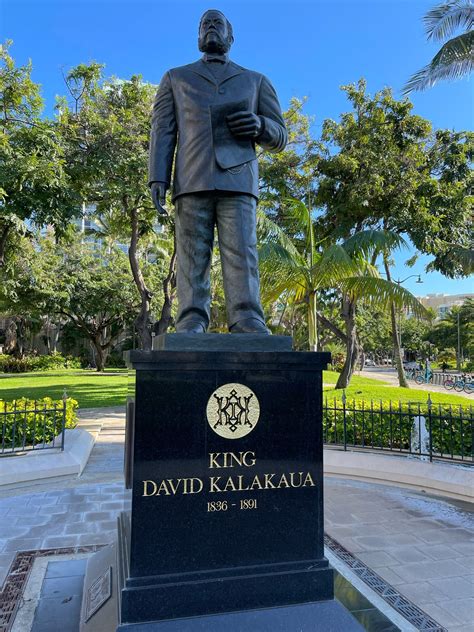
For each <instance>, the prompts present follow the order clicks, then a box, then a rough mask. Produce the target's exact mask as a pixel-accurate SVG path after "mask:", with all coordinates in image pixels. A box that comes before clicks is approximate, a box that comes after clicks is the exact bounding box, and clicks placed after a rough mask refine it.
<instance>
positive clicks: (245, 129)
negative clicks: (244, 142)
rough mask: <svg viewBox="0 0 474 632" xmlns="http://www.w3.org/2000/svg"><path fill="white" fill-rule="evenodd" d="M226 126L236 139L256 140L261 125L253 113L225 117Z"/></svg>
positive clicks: (239, 113) (237, 113)
mask: <svg viewBox="0 0 474 632" xmlns="http://www.w3.org/2000/svg"><path fill="white" fill-rule="evenodd" d="M227 125H228V126H229V128H230V131H231V132H232V134H233V135H234V136H236V137H237V138H257V136H258V135H259V134H260V133H261V131H262V128H263V124H262V121H261V119H260V117H259V116H257V114H254V113H253V112H234V114H229V115H228V116H227Z"/></svg>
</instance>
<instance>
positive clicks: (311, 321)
mask: <svg viewBox="0 0 474 632" xmlns="http://www.w3.org/2000/svg"><path fill="white" fill-rule="evenodd" d="M316 314H317V312H316V292H311V293H310V295H309V299H308V333H309V350H310V351H316V350H317V346H318V325H317V321H318V319H317V315H316Z"/></svg>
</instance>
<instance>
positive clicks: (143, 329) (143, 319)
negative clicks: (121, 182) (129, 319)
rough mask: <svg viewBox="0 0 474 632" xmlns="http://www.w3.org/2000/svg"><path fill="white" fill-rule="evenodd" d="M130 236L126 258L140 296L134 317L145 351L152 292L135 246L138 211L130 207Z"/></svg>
mask: <svg viewBox="0 0 474 632" xmlns="http://www.w3.org/2000/svg"><path fill="white" fill-rule="evenodd" d="M130 219H131V228H132V236H131V239H130V246H129V249H128V259H129V261H130V267H131V269H132V275H133V280H134V281H135V285H136V286H137V288H138V291H139V293H140V298H141V305H140V311H139V313H138V316H137V317H136V319H135V327H136V329H137V331H138V335H139V336H140V341H141V346H142V349H144V350H145V351H150V350H151V332H150V320H151V308H150V301H151V297H152V293H151V292H150V290H149V289H148V288H147V286H146V284H145V279H144V278H143V274H142V271H141V270H140V265H139V263H138V256H137V247H138V211H137V210H136V209H132V210H131V211H130Z"/></svg>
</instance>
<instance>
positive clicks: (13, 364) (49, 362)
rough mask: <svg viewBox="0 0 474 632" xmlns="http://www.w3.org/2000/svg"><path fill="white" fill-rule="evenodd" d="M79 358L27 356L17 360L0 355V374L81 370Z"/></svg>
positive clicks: (57, 355) (58, 355) (56, 354)
mask: <svg viewBox="0 0 474 632" xmlns="http://www.w3.org/2000/svg"><path fill="white" fill-rule="evenodd" d="M80 368H81V362H80V360H79V358H74V357H72V356H66V357H64V356H63V355H61V354H60V353H54V354H52V355H42V356H25V357H24V358H15V357H14V356H11V355H5V354H3V355H0V372H3V373H29V372H31V371H57V370H60V369H80Z"/></svg>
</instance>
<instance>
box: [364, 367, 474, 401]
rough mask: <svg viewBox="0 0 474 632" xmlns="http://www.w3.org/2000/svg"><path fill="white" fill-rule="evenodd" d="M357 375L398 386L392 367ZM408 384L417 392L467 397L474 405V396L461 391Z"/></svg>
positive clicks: (436, 385)
mask: <svg viewBox="0 0 474 632" xmlns="http://www.w3.org/2000/svg"><path fill="white" fill-rule="evenodd" d="M356 375H361V376H362V377H371V378H372V379H373V380H380V381H383V382H387V383H388V385H389V386H398V376H397V372H396V370H395V369H392V368H391V367H387V368H384V367H380V366H379V367H366V368H365V369H364V370H363V371H357V373H356ZM408 383H409V385H410V388H413V389H415V388H416V390H420V391H427V392H431V393H444V394H445V395H448V394H451V395H459V396H460V397H465V398H466V399H468V400H469V401H470V402H471V403H473V404H474V395H472V394H471V395H470V394H469V393H465V392H464V391H461V392H460V393H458V392H457V391H454V390H453V391H447V390H446V389H445V388H444V386H440V385H438V384H416V383H415V382H414V381H413V380H408Z"/></svg>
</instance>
